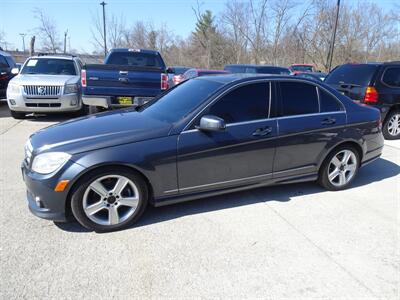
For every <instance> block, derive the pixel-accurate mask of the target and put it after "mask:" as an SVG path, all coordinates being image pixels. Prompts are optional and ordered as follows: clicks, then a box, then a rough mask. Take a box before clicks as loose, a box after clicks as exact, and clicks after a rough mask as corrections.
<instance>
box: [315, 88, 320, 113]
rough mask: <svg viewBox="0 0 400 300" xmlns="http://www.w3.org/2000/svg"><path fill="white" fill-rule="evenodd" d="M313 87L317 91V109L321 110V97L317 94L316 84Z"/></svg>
mask: <svg viewBox="0 0 400 300" xmlns="http://www.w3.org/2000/svg"><path fill="white" fill-rule="evenodd" d="M315 89H316V91H317V99H318V111H319V112H321V98H320V95H319V88H318V87H317V86H315Z"/></svg>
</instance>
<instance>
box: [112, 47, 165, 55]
mask: <svg viewBox="0 0 400 300" xmlns="http://www.w3.org/2000/svg"><path fill="white" fill-rule="evenodd" d="M111 52H122V53H124V52H140V53H147V54H159V52H158V51H156V50H150V49H139V48H113V49H111V50H110V53H111Z"/></svg>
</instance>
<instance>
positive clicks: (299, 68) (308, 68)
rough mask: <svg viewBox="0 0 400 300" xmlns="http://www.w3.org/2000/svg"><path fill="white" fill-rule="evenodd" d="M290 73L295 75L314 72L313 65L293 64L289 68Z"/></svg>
mask: <svg viewBox="0 0 400 300" xmlns="http://www.w3.org/2000/svg"><path fill="white" fill-rule="evenodd" d="M289 70H290V72H292V73H293V74H296V73H297V72H316V71H317V70H316V69H315V67H314V65H310V64H293V65H291V66H290V67H289Z"/></svg>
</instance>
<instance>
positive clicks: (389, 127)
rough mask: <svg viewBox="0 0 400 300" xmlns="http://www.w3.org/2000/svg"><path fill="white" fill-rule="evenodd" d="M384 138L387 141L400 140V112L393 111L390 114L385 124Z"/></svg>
mask: <svg viewBox="0 0 400 300" xmlns="http://www.w3.org/2000/svg"><path fill="white" fill-rule="evenodd" d="M382 131H383V136H384V137H385V139H387V140H397V139H398V138H400V110H393V111H391V112H390V113H389V115H388V116H387V118H386V121H385V123H384V124H383V129H382Z"/></svg>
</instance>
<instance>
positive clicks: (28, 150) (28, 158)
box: [25, 140, 33, 166]
mask: <svg viewBox="0 0 400 300" xmlns="http://www.w3.org/2000/svg"><path fill="white" fill-rule="evenodd" d="M32 151H33V147H32V144H31V141H30V140H28V142H26V144H25V162H26V164H27V165H28V166H29V165H30V164H31V158H32Z"/></svg>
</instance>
